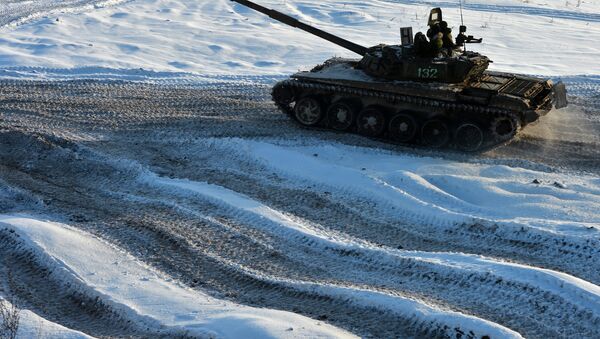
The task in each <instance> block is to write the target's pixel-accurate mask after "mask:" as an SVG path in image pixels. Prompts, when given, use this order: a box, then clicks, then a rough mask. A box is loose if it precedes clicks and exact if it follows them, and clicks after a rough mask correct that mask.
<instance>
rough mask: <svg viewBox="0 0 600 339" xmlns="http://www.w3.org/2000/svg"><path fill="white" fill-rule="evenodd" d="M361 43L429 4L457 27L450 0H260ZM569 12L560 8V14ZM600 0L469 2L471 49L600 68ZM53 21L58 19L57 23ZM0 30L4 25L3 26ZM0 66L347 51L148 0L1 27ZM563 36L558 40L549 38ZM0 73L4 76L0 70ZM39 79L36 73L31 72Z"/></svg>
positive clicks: (284, 68)
mask: <svg viewBox="0 0 600 339" xmlns="http://www.w3.org/2000/svg"><path fill="white" fill-rule="evenodd" d="M259 2H260V3H261V4H262V5H264V6H267V7H272V8H274V9H277V10H280V11H282V12H285V13H288V14H291V15H294V16H297V17H298V18H300V19H302V20H304V21H306V22H307V23H310V24H313V25H315V26H317V27H319V28H322V29H324V30H326V31H330V32H332V33H334V34H338V35H340V36H342V37H344V38H346V39H348V40H351V41H355V42H357V43H359V44H363V45H365V46H371V45H375V44H378V43H388V44H394V43H397V42H398V40H399V33H398V32H399V27H403V26H413V27H414V29H415V32H417V31H419V30H421V31H423V30H425V29H426V17H427V15H428V11H429V9H430V8H431V7H432V6H434V5H436V6H437V5H440V6H443V7H445V8H446V11H445V12H444V15H445V18H446V20H447V21H449V22H450V25H451V26H452V27H454V30H455V31H456V30H457V28H458V25H459V23H460V14H459V10H458V6H457V4H456V2H455V1H420V2H412V1H392V0H389V1H370V2H369V3H368V4H365V3H363V2H360V1H341V0H335V1H328V2H326V3H322V2H309V1H296V0H295V1H286V2H281V1H275V0H263V1H259ZM565 13H566V14H565ZM598 13H600V4H598V2H595V1H594V2H592V1H589V0H588V1H583V2H582V3H581V4H580V6H579V7H576V1H570V5H569V6H566V3H565V2H564V1H558V0H556V1H545V2H544V3H540V2H537V1H527V2H521V1H516V0H504V1H500V0H497V1H494V2H493V5H492V4H490V3H489V2H487V1H486V2H483V1H467V4H466V6H465V11H464V16H465V19H466V23H467V24H468V26H469V27H470V34H473V35H476V36H481V37H483V38H484V43H483V44H481V45H471V48H474V49H477V50H478V51H480V52H482V53H484V54H486V55H488V56H489V57H491V59H492V60H494V61H495V63H494V64H493V65H492V66H491V69H493V70H499V71H515V72H521V73H530V74H543V75H550V76H563V75H571V74H598V73H599V72H600V65H599V64H598V62H597V60H596V59H597V55H600V46H598V44H594V43H590V42H592V41H599V40H600V16H599V14H598ZM57 19H58V21H57ZM0 27H1V26H0ZM0 32H1V33H2V38H0V67H1V68H5V69H8V73H9V74H10V70H11V69H12V68H13V67H17V66H18V67H24V66H30V67H36V68H38V69H37V72H38V73H44V72H45V71H46V68H48V67H49V68H61V69H72V68H85V67H88V66H94V67H104V68H108V69H123V70H135V69H140V68H143V69H146V70H153V71H161V72H163V71H164V72H185V73H195V74H205V75H206V74H215V75H216V74H219V75H223V74H255V75H267V74H268V75H273V74H288V73H291V72H295V71H297V70H299V69H309V68H312V66H314V65H315V64H318V63H320V62H322V61H324V60H326V59H328V58H330V57H332V56H343V57H357V55H354V54H353V53H352V52H349V51H347V50H344V49H343V48H340V47H338V46H335V45H333V44H330V43H328V42H325V41H323V40H321V39H319V38H316V37H312V36H310V35H309V34H307V33H304V32H302V31H299V30H297V29H294V28H290V27H287V26H285V25H283V24H280V23H277V22H275V21H273V20H272V19H270V18H268V17H266V16H264V15H262V14H260V13H256V12H253V11H251V10H249V9H247V8H244V7H243V6H241V5H238V4H235V3H233V2H231V1H228V0H216V1H192V0H179V1H174V0H144V1H133V2H128V3H125V4H120V5H118V6H112V7H104V8H97V9H95V10H87V11H85V12H83V13H77V14H68V13H60V14H58V13H54V12H53V13H52V14H48V15H47V16H45V17H44V18H43V19H41V20H37V21H34V22H28V23H26V24H22V25H20V26H17V27H16V28H15V27H14V25H8V26H7V25H5V26H4V27H3V28H0ZM557 34H559V35H560V36H561V39H560V40H557V39H556V38H555V36H556V35H557ZM0 75H1V72H0ZM37 75H38V76H39V75H40V74H37Z"/></svg>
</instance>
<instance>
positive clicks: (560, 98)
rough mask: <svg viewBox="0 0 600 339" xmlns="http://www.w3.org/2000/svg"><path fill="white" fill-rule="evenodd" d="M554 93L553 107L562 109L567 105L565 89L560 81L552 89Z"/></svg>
mask: <svg viewBox="0 0 600 339" xmlns="http://www.w3.org/2000/svg"><path fill="white" fill-rule="evenodd" d="M553 91H554V107H556V108H563V107H567V105H568V104H569V102H568V100H567V87H566V86H565V84H564V83H563V82H562V81H559V82H558V83H557V84H556V85H554V88H553Z"/></svg>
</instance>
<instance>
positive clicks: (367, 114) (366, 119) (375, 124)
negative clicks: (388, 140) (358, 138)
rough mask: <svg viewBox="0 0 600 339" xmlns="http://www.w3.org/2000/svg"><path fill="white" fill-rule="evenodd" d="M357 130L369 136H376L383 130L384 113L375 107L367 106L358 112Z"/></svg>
mask: <svg viewBox="0 0 600 339" xmlns="http://www.w3.org/2000/svg"><path fill="white" fill-rule="evenodd" d="M356 121H357V125H358V132H359V133H360V134H362V135H366V136H369V137H376V136H378V135H380V134H381V133H383V131H384V130H385V115H384V114H383V112H382V111H381V110H379V109H377V108H375V107H367V108H365V109H363V110H362V111H361V112H360V113H358V119H357V120H356Z"/></svg>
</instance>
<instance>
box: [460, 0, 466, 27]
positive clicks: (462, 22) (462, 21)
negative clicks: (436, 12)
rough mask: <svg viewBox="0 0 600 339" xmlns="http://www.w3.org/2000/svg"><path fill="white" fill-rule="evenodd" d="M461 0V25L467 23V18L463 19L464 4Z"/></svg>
mask: <svg viewBox="0 0 600 339" xmlns="http://www.w3.org/2000/svg"><path fill="white" fill-rule="evenodd" d="M459 2H460V24H461V25H463V26H464V25H465V20H464V19H463V4H462V0H459Z"/></svg>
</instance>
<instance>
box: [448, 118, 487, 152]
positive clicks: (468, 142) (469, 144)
mask: <svg viewBox="0 0 600 339" xmlns="http://www.w3.org/2000/svg"><path fill="white" fill-rule="evenodd" d="M454 142H455V143H456V146H457V147H458V148H459V149H460V150H461V151H465V152H475V151H477V150H478V149H479V147H481V145H483V131H481V128H479V126H477V125H476V124H473V123H464V124H462V125H460V126H458V128H457V129H456V131H455V132H454Z"/></svg>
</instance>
